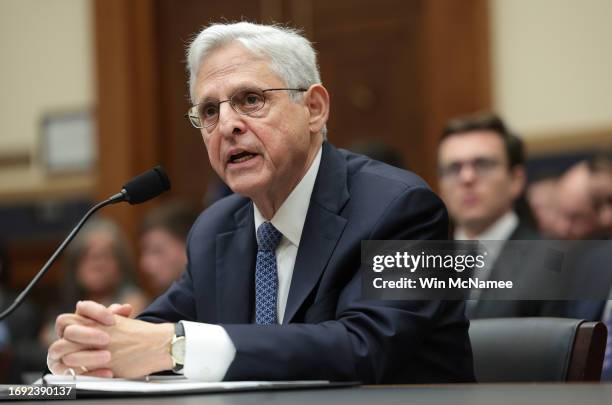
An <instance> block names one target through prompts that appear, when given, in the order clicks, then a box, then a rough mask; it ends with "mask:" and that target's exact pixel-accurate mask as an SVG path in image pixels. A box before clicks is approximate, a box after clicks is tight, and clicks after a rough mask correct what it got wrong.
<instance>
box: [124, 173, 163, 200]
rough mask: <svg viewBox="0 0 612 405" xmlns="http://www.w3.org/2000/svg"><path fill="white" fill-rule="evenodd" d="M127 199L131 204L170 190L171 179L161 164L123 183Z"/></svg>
mask: <svg viewBox="0 0 612 405" xmlns="http://www.w3.org/2000/svg"><path fill="white" fill-rule="evenodd" d="M123 189H124V190H125V199H126V200H127V202H129V203H130V204H140V203H142V202H145V201H148V200H150V199H151V198H155V197H157V196H158V195H160V194H161V193H163V192H164V191H166V190H170V179H169V178H168V175H167V174H166V170H164V168H163V167H161V166H155V167H154V168H153V169H151V170H148V171H146V172H144V173H142V174H139V175H138V176H136V177H134V178H133V179H132V180H130V181H128V182H127V183H125V184H124V185H123Z"/></svg>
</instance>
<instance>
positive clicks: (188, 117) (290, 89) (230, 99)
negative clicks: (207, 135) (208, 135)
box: [185, 87, 308, 129]
mask: <svg viewBox="0 0 612 405" xmlns="http://www.w3.org/2000/svg"><path fill="white" fill-rule="evenodd" d="M244 91H253V92H256V91H259V92H261V94H262V96H263V104H262V105H261V107H259V108H258V109H257V110H253V111H249V112H242V111H239V109H237V108H236V107H235V105H234V103H232V98H234V96H236V95H237V94H239V93H240V92H244ZM268 91H299V92H305V91H308V89H306V88H303V87H299V88H285V87H282V88H280V87H279V88H272V89H257V88H246V89H241V90H238V91H236V92H235V93H234V94H232V95H231V96H230V98H228V99H227V100H222V101H218V102H217V103H216V105H217V109H218V110H219V112H218V114H217V115H218V116H217V119H216V121H215V122H213V123H211V124H210V125H208V126H204V125H203V124H202V120H201V119H200V115H199V114H197V115H192V114H190V113H191V112H192V111H193V110H194V109H197V107H198V106H199V105H201V104H204V103H208V102H209V101H202V102H200V103H197V104H194V105H192V106H191V107H189V110H187V113H186V114H185V118H187V120H188V121H189V123H190V124H191V125H192V126H193V127H194V128H196V129H204V128H206V129H208V128H210V127H213V126H214V125H216V124H217V123H218V122H219V116H220V115H221V104H223V103H227V102H229V104H230V107H232V110H234V111H235V112H237V113H238V114H240V115H247V116H248V115H249V114H253V113H256V112H257V111H261V110H262V109H263V108H264V107H265V106H266V100H267V98H266V95H265V93H266V92H268ZM196 111H197V110H196ZM192 117H193V118H196V117H197V119H198V121H199V122H200V126H197V125H195V123H194V122H193V120H192Z"/></svg>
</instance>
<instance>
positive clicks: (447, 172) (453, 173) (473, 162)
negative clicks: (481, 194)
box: [438, 157, 504, 181]
mask: <svg viewBox="0 0 612 405" xmlns="http://www.w3.org/2000/svg"><path fill="white" fill-rule="evenodd" d="M483 164H484V165H483ZM503 164H504V163H503V162H502V161H500V160H499V159H496V158H488V157H478V158H475V159H470V160H466V161H457V162H452V163H450V164H448V165H446V166H440V167H439V168H438V176H439V177H440V179H442V180H447V181H457V179H459V176H461V172H462V171H463V169H464V168H465V167H466V166H469V167H470V168H471V169H472V170H473V171H474V174H476V176H477V177H480V178H482V177H486V176H488V175H489V174H490V173H491V172H492V171H493V170H494V169H496V168H498V167H500V166H502V165H503Z"/></svg>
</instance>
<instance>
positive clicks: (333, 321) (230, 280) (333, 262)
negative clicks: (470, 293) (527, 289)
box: [140, 142, 474, 383]
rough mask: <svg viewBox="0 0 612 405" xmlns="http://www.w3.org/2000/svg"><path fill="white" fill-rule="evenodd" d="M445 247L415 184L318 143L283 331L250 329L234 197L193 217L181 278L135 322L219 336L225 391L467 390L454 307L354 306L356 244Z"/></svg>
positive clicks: (250, 295) (249, 220)
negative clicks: (227, 353) (224, 350)
mask: <svg viewBox="0 0 612 405" xmlns="http://www.w3.org/2000/svg"><path fill="white" fill-rule="evenodd" d="M447 235H448V218H447V213H446V210H445V208H444V205H443V203H442V202H441V201H440V199H438V197H437V196H436V195H435V194H434V193H433V192H432V191H431V190H430V189H429V188H428V187H427V185H426V184H425V183H424V182H423V181H422V180H421V179H420V178H419V177H417V176H416V175H414V174H412V173H409V172H406V171H403V170H400V169H396V168H394V167H391V166H387V165H384V164H382V163H379V162H376V161H373V160H370V159H368V158H366V157H364V156H361V155H356V154H353V153H350V152H347V151H343V150H338V149H336V148H334V147H333V146H331V145H330V144H329V143H327V142H325V143H324V144H323V151H322V157H321V165H320V168H319V172H318V174H317V179H316V182H315V186H314V189H313V193H312V197H311V200H310V205H309V208H308V213H307V216H306V221H305V224H304V229H303V232H302V238H301V242H300V246H299V248H298V253H297V258H296V262H295V267H294V271H293V278H292V281H291V287H290V292H289V297H288V301H287V306H286V310H285V316H284V320H283V324H282V325H268V326H262V325H255V324H253V323H252V322H253V314H254V269H255V258H256V251H257V245H256V238H255V229H254V218H253V203H252V201H251V200H249V199H247V198H244V197H241V196H238V195H232V196H229V197H227V198H225V199H223V200H220V201H219V202H217V203H216V204H214V205H213V206H211V207H210V208H208V209H207V210H206V211H204V212H203V213H202V214H201V216H200V217H199V218H198V220H197V221H196V223H195V225H194V227H193V229H192V230H191V233H190V236H189V238H188V247H187V249H188V259H189V264H188V267H187V270H186V272H185V273H184V274H183V275H182V277H181V279H180V280H179V281H177V282H176V283H175V284H173V285H172V287H170V289H169V290H168V291H167V292H166V293H165V294H164V295H162V296H161V297H159V298H158V299H157V300H156V301H155V302H154V303H153V304H151V306H150V307H149V308H148V309H147V310H146V311H145V312H144V313H143V314H141V316H140V319H143V320H147V321H151V322H161V321H169V322H176V321H179V320H191V321H199V322H207V323H214V324H221V325H222V326H223V327H224V328H225V330H226V331H227V333H228V335H229V336H230V338H231V340H232V341H233V343H234V345H235V347H236V357H235V359H234V361H233V363H232V364H231V366H230V368H229V369H228V371H227V374H226V375H225V379H226V380H253V379H255V380H300V379H325V380H333V381H342V380H353V381H362V382H364V383H433V382H455V381H457V382H459V381H473V380H474V375H473V365H472V353H471V347H470V342H469V337H468V326H469V323H468V321H467V319H466V318H465V314H464V312H465V308H464V303H463V302H462V301H445V302H443V301H367V300H362V299H361V289H362V288H361V277H360V274H359V272H358V269H359V267H360V252H361V241H362V240H368V239H447ZM201 361H206V359H202V360H201Z"/></svg>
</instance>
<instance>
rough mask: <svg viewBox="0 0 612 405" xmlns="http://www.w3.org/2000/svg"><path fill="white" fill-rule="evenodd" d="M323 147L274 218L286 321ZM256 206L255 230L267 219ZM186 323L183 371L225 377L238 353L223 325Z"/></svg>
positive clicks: (204, 376) (280, 307)
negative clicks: (288, 302) (299, 251)
mask: <svg viewBox="0 0 612 405" xmlns="http://www.w3.org/2000/svg"><path fill="white" fill-rule="evenodd" d="M321 151H322V149H321V148H319V152H318V153H317V155H316V157H315V159H314V161H313V162H312V164H311V165H310V168H309V169H308V171H307V172H306V174H305V175H304V177H303V178H302V180H300V182H299V183H298V185H297V186H295V188H294V189H293V191H292V192H291V193H290V194H289V196H288V197H287V199H286V200H285V201H284V202H283V204H282V205H281V206H280V207H279V209H278V210H277V211H276V213H275V214H274V217H272V219H271V220H270V222H271V223H272V225H274V227H275V228H276V229H278V230H279V231H280V232H281V233H282V234H283V238H282V239H281V241H280V243H279V244H278V247H277V248H276V252H275V255H276V263H277V271H278V297H277V300H276V303H277V314H278V322H279V323H282V321H283V317H284V315H285V307H286V305H287V297H288V296H289V287H290V286H291V278H292V276H293V267H294V265H295V259H296V257H297V252H298V247H299V246H300V239H301V238H302V230H303V228H304V222H305V221H306V213H307V212H308V206H309V205H310V197H311V195H312V190H313V188H314V184H315V180H316V178H317V173H318V172H319V165H320V164H321ZM253 207H254V210H253V211H254V216H255V231H257V228H258V227H259V225H261V224H262V223H263V222H265V221H266V219H265V218H264V217H263V215H262V214H261V212H260V211H259V209H258V208H257V206H255V205H253ZM181 322H182V323H183V326H184V327H185V364H184V365H183V373H184V374H185V376H186V377H187V378H193V379H198V380H205V381H221V380H222V379H223V377H224V376H225V373H226V372H227V370H228V368H229V366H230V365H231V364H232V361H234V357H235V356H236V347H235V346H234V343H233V342H232V340H231V339H230V337H229V335H228V334H227V332H226V331H225V329H223V327H222V326H219V325H213V324H208V323H200V322H189V321H181Z"/></svg>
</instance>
